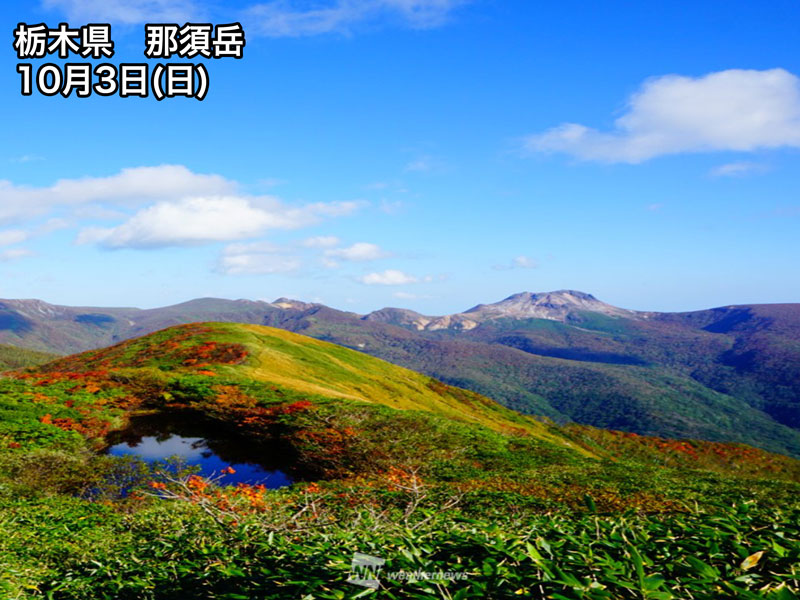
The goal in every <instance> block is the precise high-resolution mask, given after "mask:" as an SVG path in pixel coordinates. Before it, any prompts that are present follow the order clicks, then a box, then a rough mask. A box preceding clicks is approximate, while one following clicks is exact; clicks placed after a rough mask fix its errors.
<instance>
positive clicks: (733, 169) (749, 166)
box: [709, 161, 767, 177]
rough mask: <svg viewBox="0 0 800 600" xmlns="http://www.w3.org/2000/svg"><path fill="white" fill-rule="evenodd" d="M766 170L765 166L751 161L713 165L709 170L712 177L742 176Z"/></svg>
mask: <svg viewBox="0 0 800 600" xmlns="http://www.w3.org/2000/svg"><path fill="white" fill-rule="evenodd" d="M766 171H767V166H766V165H762V164H759V163H753V162H744V161H743V162H732V163H727V164H724V165H719V166H718V167H714V168H713V169H711V171H709V175H711V176H712V177H744V176H746V175H756V174H758V173H764V172H766Z"/></svg>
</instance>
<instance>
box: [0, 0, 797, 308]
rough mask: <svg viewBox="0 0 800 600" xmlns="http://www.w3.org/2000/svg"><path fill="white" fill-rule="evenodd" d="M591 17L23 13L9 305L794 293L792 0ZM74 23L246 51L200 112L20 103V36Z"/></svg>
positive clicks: (109, 8)
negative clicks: (225, 37) (228, 37)
mask: <svg viewBox="0 0 800 600" xmlns="http://www.w3.org/2000/svg"><path fill="white" fill-rule="evenodd" d="M594 4H596V5H595V6H591V5H589V3H585V2H559V3H550V4H549V5H544V4H543V3H534V2H528V1H523V0H520V1H508V2H506V1H500V0H474V1H466V0H465V1H457V0H371V1H357V0H328V1H321V2H296V1H291V0H287V1H282V2H271V1H266V2H261V3H259V2H258V0H253V1H251V2H225V3H222V2H201V1H199V0H198V1H193V0H113V1H100V0H97V1H82V2H80V1H76V0H44V1H43V2H30V3H25V4H24V5H22V3H20V4H19V5H18V6H14V5H12V4H11V3H5V4H4V5H3V6H2V8H0V19H2V24H1V26H2V29H3V30H4V31H5V32H6V36H7V38H6V39H7V45H6V47H5V50H4V51H3V52H2V53H0V78H2V80H1V83H2V87H1V88H0V89H2V92H0V103H1V105H0V108H2V114H3V115H4V118H3V127H2V134H0V135H2V136H3V140H4V143H3V144H2V147H1V148H2V149H1V150H0V274H2V279H0V297H4V298H41V299H44V300H46V301H49V302H53V303H60V304H73V305H94V306H98V305H106V306H118V305H124V306H131V305H133V306H141V307H152V306H162V305H166V304H171V303H175V302H180V301H183V300H188V299H190V298H194V297H200V296H217V297H227V298H250V299H265V300H273V299H275V298H277V297H279V296H289V297H294V298H298V299H302V300H306V301H318V302H323V303H326V304H328V305H331V306H334V307H337V308H342V309H345V310H352V311H356V312H367V311H370V310H374V309H377V308H380V307H382V306H403V307H408V308H412V309H415V310H418V311H420V312H423V313H427V314H443V313H449V312H456V311H460V310H464V309H466V308H468V307H470V306H472V305H474V304H476V303H479V302H492V301H497V300H500V299H502V298H504V297H506V296H508V295H509V294H512V293H515V292H519V291H547V290H553V289H562V288H571V289H579V290H582V291H586V292H590V293H593V294H595V295H596V296H597V297H599V298H601V299H602V300H605V301H607V302H610V303H613V304H616V305H619V306H623V307H626V308H634V309H641V310H691V309H700V308H705V307H710V306H719V305H727V304H738V303H751V302H797V301H800V278H798V276H797V272H798V269H797V263H798V258H799V257H800V235H798V231H799V230H800V197H799V196H798V187H800V186H799V185H798V184H799V183H800V177H798V175H797V174H798V172H800V171H799V170H798V166H800V165H799V164H798V163H799V161H798V158H800V156H799V155H798V148H800V80H799V79H798V75H800V64H798V63H799V62H800V42H799V41H798V37H797V30H798V27H799V26H800V4H798V3H797V2H794V1H792V2H789V1H787V2H767V3H760V4H759V5H756V3H752V2H730V1H726V2H702V3H675V2H657V3H633V2H613V1H609V2H603V3H594ZM62 21H63V22H68V23H69V24H70V25H71V26H72V27H80V26H81V25H85V24H86V23H89V22H100V23H102V22H109V23H111V24H112V36H113V39H114V41H115V44H116V54H115V56H114V57H113V58H112V59H110V60H109V62H111V63H113V64H119V63H121V62H129V61H135V62H143V61H144V60H145V59H144V56H143V51H144V23H147V22H176V23H179V24H183V23H185V22H187V21H189V22H211V23H215V24H221V23H229V22H234V21H239V22H241V23H242V24H243V26H244V30H245V34H246V36H247V46H246V48H245V50H244V57H243V59H241V60H233V59H217V60H205V61H203V62H204V64H205V65H206V67H207V69H208V71H209V74H210V81H211V86H210V90H209V93H208V96H207V98H206V99H205V100H204V101H202V102H199V101H197V100H194V99H187V98H175V99H166V100H164V101H162V102H158V101H156V100H155V99H154V98H152V97H151V98H146V99H139V98H116V97H114V98H111V97H109V98H102V97H91V98H88V99H78V98H75V97H70V98H66V99H65V98H62V97H60V96H56V97H44V96H41V95H39V94H38V93H37V92H36V91H34V94H33V95H32V96H29V97H23V96H22V95H21V94H20V76H19V74H18V73H17V72H16V65H17V63H18V62H20V61H19V59H18V58H17V56H16V54H15V51H14V49H13V47H12V42H13V40H14V36H13V31H14V29H15V27H16V25H17V23H19V22H24V23H28V24H34V23H40V22H44V23H46V24H47V25H49V26H50V27H55V26H57V24H58V23H59V22H62ZM196 60H200V59H196ZM28 62H30V63H32V64H33V66H34V69H36V68H38V66H39V65H40V64H41V63H44V62H47V60H30V61H28ZM54 62H56V63H58V62H61V61H58V60H55V61H54ZM148 62H150V63H151V64H155V63H156V62H158V61H155V60H153V61H148ZM162 62H165V61H162ZM173 62H181V61H180V59H173Z"/></svg>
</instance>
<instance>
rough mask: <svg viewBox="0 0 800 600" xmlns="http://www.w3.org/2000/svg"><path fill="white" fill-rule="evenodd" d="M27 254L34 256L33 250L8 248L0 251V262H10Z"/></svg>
mask: <svg viewBox="0 0 800 600" xmlns="http://www.w3.org/2000/svg"><path fill="white" fill-rule="evenodd" d="M28 256H35V252H33V251H31V250H26V249H25V248H10V249H9V250H3V251H2V252H0V262H11V261H13V260H18V259H20V258H26V257H28Z"/></svg>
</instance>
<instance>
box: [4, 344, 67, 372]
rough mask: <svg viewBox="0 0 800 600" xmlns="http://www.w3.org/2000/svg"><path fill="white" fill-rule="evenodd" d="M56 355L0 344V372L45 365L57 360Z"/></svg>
mask: <svg viewBox="0 0 800 600" xmlns="http://www.w3.org/2000/svg"><path fill="white" fill-rule="evenodd" d="M55 358H56V355H55V354H50V353H49V352H37V351H36V350H28V349H26V348H17V347H16V346H7V345H5V344H0V370H3V371H5V370H8V369H19V368H20V367H31V366H34V365H43V364H44V363H46V362H50V361H51V360H53V359H55Z"/></svg>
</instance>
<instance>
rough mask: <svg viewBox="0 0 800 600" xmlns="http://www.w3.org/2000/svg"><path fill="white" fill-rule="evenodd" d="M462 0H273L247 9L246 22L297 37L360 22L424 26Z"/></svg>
mask: <svg viewBox="0 0 800 600" xmlns="http://www.w3.org/2000/svg"><path fill="white" fill-rule="evenodd" d="M464 3H465V0H331V1H328V2H326V3H316V4H313V5H309V3H307V2H296V1H292V0H276V1H273V2H265V3H262V4H257V5H254V6H253V7H251V8H250V9H248V11H247V13H248V16H249V17H251V20H250V21H249V22H248V26H252V27H255V30H256V31H258V32H259V33H262V34H264V35H268V36H272V37H298V36H307V35H319V34H324V33H342V34H348V33H351V32H352V30H353V29H354V28H356V27H359V26H370V25H375V24H376V23H380V22H386V21H395V22H397V23H399V24H401V25H404V26H408V27H412V28H416V29H426V28H431V27H436V26H439V25H441V24H443V23H444V22H445V21H446V20H447V18H448V16H449V15H450V13H451V12H452V11H453V10H454V9H455V8H456V7H457V6H459V5H462V4H464Z"/></svg>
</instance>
